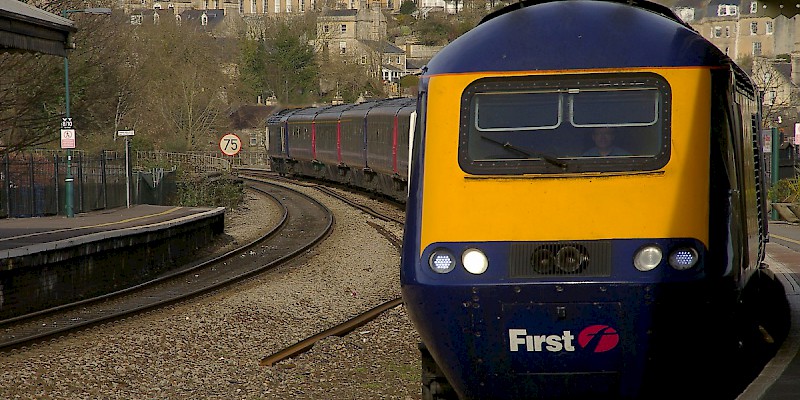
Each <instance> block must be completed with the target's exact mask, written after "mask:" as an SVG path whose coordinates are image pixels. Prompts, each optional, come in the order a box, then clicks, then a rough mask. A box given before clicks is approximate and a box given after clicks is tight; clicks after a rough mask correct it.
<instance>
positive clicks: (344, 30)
mask: <svg viewBox="0 0 800 400" xmlns="http://www.w3.org/2000/svg"><path fill="white" fill-rule="evenodd" d="M339 30H340V31H341V32H342V33H345V32H347V25H345V24H342V26H341V27H340V28H339Z"/></svg>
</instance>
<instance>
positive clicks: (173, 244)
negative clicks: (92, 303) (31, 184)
mask: <svg viewBox="0 0 800 400" xmlns="http://www.w3.org/2000/svg"><path fill="white" fill-rule="evenodd" d="M224 216H225V208H224V207H218V208H202V207H172V206H155V205H135V206H131V207H130V208H125V207H123V208H116V209H111V210H101V211H94V212H88V213H82V214H77V215H75V217H74V218H66V217H64V216H50V217H36V218H11V219H2V220H0V320H2V319H6V318H12V317H14V316H16V315H20V314H24V313H29V312H35V311H38V310H41V309H45V308H49V307H54V306H58V305H60V304H64V303H69V302H74V301H79V300H81V299H82V298H86V297H90V296H96V295H99V294H103V293H107V292H110V291H114V290H119V289H121V288H125V287H129V286H132V285H135V284H138V283H141V282H144V281H146V280H149V279H152V278H153V277H155V276H158V275H160V274H162V273H164V272H167V271H169V270H170V268H173V267H175V266H180V265H182V264H183V263H186V262H188V261H190V260H191V259H192V255H193V254H194V252H195V251H196V250H197V249H198V248H200V247H202V246H204V245H205V244H207V243H208V242H209V241H211V240H213V239H214V237H215V236H216V235H219V234H222V233H223V232H224V228H225V220H224Z"/></svg>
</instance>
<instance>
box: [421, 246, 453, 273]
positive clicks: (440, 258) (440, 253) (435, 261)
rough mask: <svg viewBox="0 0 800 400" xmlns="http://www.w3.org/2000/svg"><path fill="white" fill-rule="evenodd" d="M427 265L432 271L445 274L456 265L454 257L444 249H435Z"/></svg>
mask: <svg viewBox="0 0 800 400" xmlns="http://www.w3.org/2000/svg"><path fill="white" fill-rule="evenodd" d="M428 265H429V266H430V267H431V269H432V270H433V272H438V273H440V274H446V273H448V272H450V271H452V270H453V268H455V267H456V258H455V257H453V254H452V253H450V252H449V251H447V250H445V249H437V250H435V251H434V252H433V254H431V258H430V259H428Z"/></svg>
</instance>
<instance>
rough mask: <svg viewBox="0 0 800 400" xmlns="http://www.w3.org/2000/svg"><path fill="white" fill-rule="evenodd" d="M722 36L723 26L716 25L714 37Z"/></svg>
mask: <svg viewBox="0 0 800 400" xmlns="http://www.w3.org/2000/svg"><path fill="white" fill-rule="evenodd" d="M720 36H722V27H719V26H715V27H714V37H715V38H718V37H720Z"/></svg>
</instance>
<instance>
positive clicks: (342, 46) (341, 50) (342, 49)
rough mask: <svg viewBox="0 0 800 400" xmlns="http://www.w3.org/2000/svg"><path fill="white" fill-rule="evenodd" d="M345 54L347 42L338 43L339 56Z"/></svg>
mask: <svg viewBox="0 0 800 400" xmlns="http://www.w3.org/2000/svg"><path fill="white" fill-rule="evenodd" d="M345 53H347V42H339V54H345Z"/></svg>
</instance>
